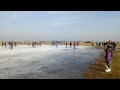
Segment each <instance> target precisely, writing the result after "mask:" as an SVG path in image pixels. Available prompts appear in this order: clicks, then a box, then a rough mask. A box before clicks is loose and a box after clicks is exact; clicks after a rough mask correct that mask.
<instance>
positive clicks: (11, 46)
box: [2, 41, 17, 49]
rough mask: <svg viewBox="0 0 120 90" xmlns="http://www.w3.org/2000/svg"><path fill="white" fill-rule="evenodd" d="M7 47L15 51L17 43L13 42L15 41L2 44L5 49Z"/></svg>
mask: <svg viewBox="0 0 120 90" xmlns="http://www.w3.org/2000/svg"><path fill="white" fill-rule="evenodd" d="M7 45H8V46H9V47H10V48H11V49H13V45H15V47H16V45H17V44H16V42H13V41H10V42H8V43H7V42H2V47H4V46H5V48H6V47H7Z"/></svg>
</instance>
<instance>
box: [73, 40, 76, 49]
mask: <svg viewBox="0 0 120 90" xmlns="http://www.w3.org/2000/svg"><path fill="white" fill-rule="evenodd" d="M73 46H74V49H76V42H75V41H74V43H73Z"/></svg>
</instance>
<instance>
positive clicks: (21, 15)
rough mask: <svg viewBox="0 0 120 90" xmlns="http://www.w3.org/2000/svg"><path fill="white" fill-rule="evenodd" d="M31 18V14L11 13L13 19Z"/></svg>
mask: <svg viewBox="0 0 120 90" xmlns="http://www.w3.org/2000/svg"><path fill="white" fill-rule="evenodd" d="M30 16H32V14H31V12H13V14H12V17H13V18H24V17H30Z"/></svg>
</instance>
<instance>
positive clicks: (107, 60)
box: [105, 48, 111, 72]
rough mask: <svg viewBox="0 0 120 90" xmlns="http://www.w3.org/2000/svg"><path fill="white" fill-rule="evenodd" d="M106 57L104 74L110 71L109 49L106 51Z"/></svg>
mask: <svg viewBox="0 0 120 90" xmlns="http://www.w3.org/2000/svg"><path fill="white" fill-rule="evenodd" d="M105 51H106V55H105V61H106V63H107V69H106V70H105V72H110V71H111V69H110V59H111V52H110V49H109V48H108V49H106V50H105Z"/></svg>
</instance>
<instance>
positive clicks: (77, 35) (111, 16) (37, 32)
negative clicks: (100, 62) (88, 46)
mask: <svg viewBox="0 0 120 90" xmlns="http://www.w3.org/2000/svg"><path fill="white" fill-rule="evenodd" d="M28 40H29V41H41V40H43V41H44V40H47V41H49V40H68V41H71V40H81V41H108V40H112V41H120V11H0V41H28Z"/></svg>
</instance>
